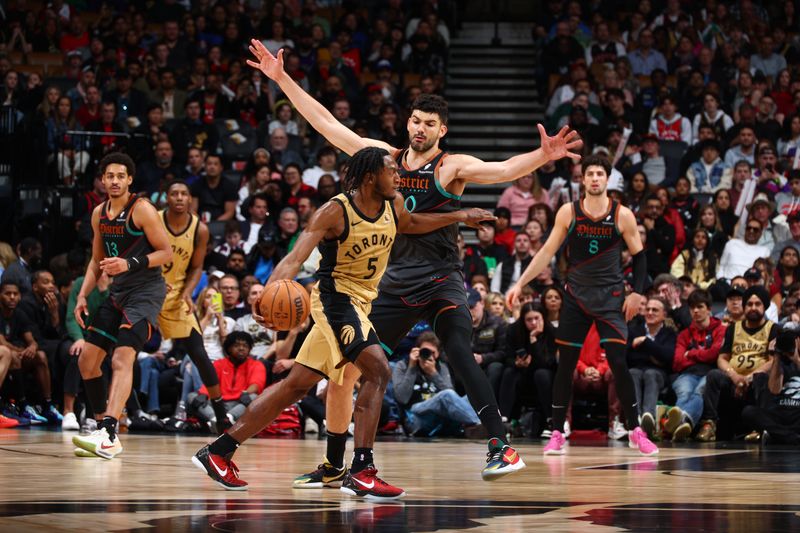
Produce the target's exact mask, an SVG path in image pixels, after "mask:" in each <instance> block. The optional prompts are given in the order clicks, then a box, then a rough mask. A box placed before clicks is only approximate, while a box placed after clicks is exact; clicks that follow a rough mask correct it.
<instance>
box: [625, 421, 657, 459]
mask: <svg viewBox="0 0 800 533" xmlns="http://www.w3.org/2000/svg"><path fill="white" fill-rule="evenodd" d="M628 446H629V447H631V448H638V449H639V453H641V454H642V455H647V456H650V455H656V454H658V446H656V445H655V444H653V443H652V442H651V441H650V439H648V438H647V433H645V432H644V430H643V429H642V428H641V427H637V428H636V429H634V430H633V431H630V432H629V433H628Z"/></svg>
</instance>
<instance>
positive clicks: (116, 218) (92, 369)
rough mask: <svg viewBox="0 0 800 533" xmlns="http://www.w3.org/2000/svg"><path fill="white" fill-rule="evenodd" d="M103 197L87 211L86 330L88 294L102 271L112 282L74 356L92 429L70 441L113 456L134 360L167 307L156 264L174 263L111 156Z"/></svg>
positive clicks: (126, 173)
mask: <svg viewBox="0 0 800 533" xmlns="http://www.w3.org/2000/svg"><path fill="white" fill-rule="evenodd" d="M100 171H101V173H102V180H103V185H105V187H106V191H108V197H109V198H108V200H106V201H105V202H103V203H102V204H100V205H99V206H97V207H96V208H95V209H94V211H93V212H92V230H93V233H94V238H93V240H92V258H91V260H90V261H89V265H88V267H87V268H86V277H85V278H84V281H83V286H82V287H81V289H80V292H79V293H78V298H77V303H76V305H75V311H74V312H75V319H76V320H77V321H78V324H79V325H80V326H81V328H83V327H85V325H84V322H83V317H84V315H85V314H86V295H87V294H89V292H91V290H92V289H93V288H94V286H95V283H96V281H97V278H98V276H99V275H100V273H101V272H105V273H106V274H108V275H109V276H110V277H111V279H112V282H111V287H110V289H109V297H108V299H107V300H106V301H105V302H103V304H102V305H101V306H100V308H99V309H98V310H97V313H96V314H95V317H94V319H93V320H92V323H91V325H90V326H89V328H88V329H89V334H88V336H87V338H86V345H85V347H84V349H83V351H81V354H80V357H79V359H78V367H79V368H80V371H81V376H82V377H83V383H84V390H85V391H86V397H87V400H88V401H89V404H90V406H91V407H92V410H93V411H94V413H96V414H95V417H96V418H97V419H98V424H97V430H95V431H93V432H92V433H91V434H90V435H86V436H81V435H79V436H75V437H73V438H72V442H73V443H74V444H75V446H77V447H78V448H82V449H84V450H86V451H87V452H91V453H94V454H95V455H98V456H100V457H103V458H105V459H111V458H113V457H114V456H116V455H118V454H119V453H120V452H122V444H121V443H120V440H119V436H118V435H117V421H118V420H119V417H120V415H121V414H122V408H123V407H124V405H125V401H126V400H127V399H128V396H130V393H131V384H132V380H133V365H134V363H135V362H136V355H137V354H138V353H139V351H141V349H142V347H143V346H144V344H145V343H146V342H147V340H148V339H149V338H150V334H151V332H152V330H153V327H154V325H155V324H156V323H157V317H158V313H159V311H160V310H161V305H162V303H163V302H164V296H165V294H166V286H165V284H164V278H163V277H162V275H161V266H162V265H164V264H166V263H169V262H170V261H172V247H171V246H170V244H169V240H168V239H167V233H166V230H165V229H164V226H163V224H162V223H161V219H160V218H159V216H158V212H157V211H156V209H155V207H153V205H152V204H151V203H150V202H149V201H147V200H146V199H144V198H141V197H139V196H137V195H135V194H133V193H131V192H130V191H129V187H130V186H131V183H132V182H133V176H134V174H135V172H136V165H135V164H134V163H133V160H132V159H131V158H130V157H129V156H127V155H125V154H121V153H111V154H109V155H107V156H105V157H104V158H103V160H102V161H100ZM112 348H113V355H112V359H111V367H112V369H113V373H112V376H111V387H110V389H109V391H108V396H107V397H108V405H106V391H105V386H104V381H103V378H102V371H101V370H100V365H101V363H102V362H103V359H104V358H105V356H106V354H107V353H108V352H109V351H111V349H112Z"/></svg>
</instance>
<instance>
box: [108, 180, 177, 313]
mask: <svg viewBox="0 0 800 533" xmlns="http://www.w3.org/2000/svg"><path fill="white" fill-rule="evenodd" d="M139 201H144V202H146V201H147V200H144V199H142V198H141V197H139V196H137V195H135V194H131V196H130V198H129V199H128V202H127V203H126V204H125V207H124V208H123V209H122V210H121V211H120V212H119V213H117V215H116V216H115V217H114V218H109V217H108V200H107V201H106V202H104V203H103V206H102V207H101V208H100V237H101V239H102V240H103V251H104V252H105V255H106V257H122V258H123V259H129V258H131V257H141V256H143V255H147V254H149V253H150V252H152V251H153V250H154V248H153V246H152V245H151V244H150V241H148V240H147V235H145V233H144V230H143V229H142V228H139V227H138V226H136V224H135V223H134V222H133V210H134V209H135V207H136V204H137V203H138V202H139ZM163 284H164V278H163V277H162V276H161V267H154V268H148V269H145V270H143V271H140V272H123V273H121V274H117V275H116V276H114V279H113V280H112V282H111V289H110V290H111V296H113V297H115V298H116V299H119V298H120V297H123V296H125V295H126V294H128V293H130V292H132V291H137V290H142V289H145V290H146V289H148V288H150V287H151V286H153V285H155V286H157V287H163Z"/></svg>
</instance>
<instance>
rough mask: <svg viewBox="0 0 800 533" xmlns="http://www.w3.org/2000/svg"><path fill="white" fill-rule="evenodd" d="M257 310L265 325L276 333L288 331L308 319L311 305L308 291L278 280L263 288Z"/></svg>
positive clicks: (292, 283)
mask: <svg viewBox="0 0 800 533" xmlns="http://www.w3.org/2000/svg"><path fill="white" fill-rule="evenodd" d="M258 309H259V311H260V312H261V316H263V317H264V321H265V322H266V323H267V324H272V325H273V326H274V327H275V329H276V330H277V331H289V330H290V329H292V328H296V327H297V326H299V325H300V324H302V323H303V322H304V321H305V319H306V318H308V313H310V312H311V305H310V302H309V298H308V291H306V290H305V289H304V288H303V286H302V285H300V284H299V283H297V282H296V281H293V280H289V279H280V280H277V281H273V282H272V283H269V284H268V285H267V286H266V287H264V290H263V291H262V292H261V299H260V300H259V302H258Z"/></svg>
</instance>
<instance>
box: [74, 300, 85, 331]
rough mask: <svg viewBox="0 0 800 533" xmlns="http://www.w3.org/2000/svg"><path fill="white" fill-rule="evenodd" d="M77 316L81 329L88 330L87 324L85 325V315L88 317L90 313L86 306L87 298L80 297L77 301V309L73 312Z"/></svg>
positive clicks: (76, 320)
mask: <svg viewBox="0 0 800 533" xmlns="http://www.w3.org/2000/svg"><path fill="white" fill-rule="evenodd" d="M72 313H73V314H74V315H75V322H77V323H78V325H79V326H80V327H81V329H86V324H84V323H83V315H88V314H89V311H88V308H87V306H86V298H85V297H83V296H81V295H80V294H79V295H78V298H77V299H76V300H75V309H74V310H73V311H72Z"/></svg>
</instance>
